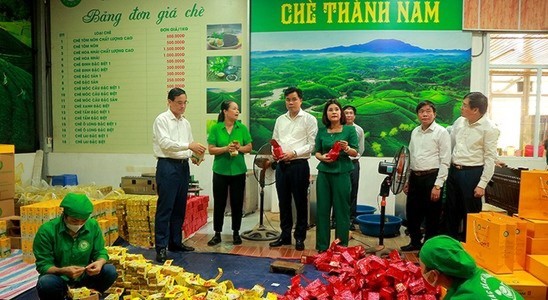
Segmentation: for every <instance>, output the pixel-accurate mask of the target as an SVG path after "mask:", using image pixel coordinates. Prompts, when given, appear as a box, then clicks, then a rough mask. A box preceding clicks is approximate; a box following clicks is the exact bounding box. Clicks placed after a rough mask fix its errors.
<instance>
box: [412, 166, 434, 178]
mask: <svg viewBox="0 0 548 300" xmlns="http://www.w3.org/2000/svg"><path fill="white" fill-rule="evenodd" d="M438 170H439V169H437V168H436V169H430V170H424V171H413V170H411V173H413V175H415V176H425V175H430V174H434V173H438Z"/></svg>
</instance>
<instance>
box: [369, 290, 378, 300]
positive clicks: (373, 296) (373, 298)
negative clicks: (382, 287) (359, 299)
mask: <svg viewBox="0 0 548 300" xmlns="http://www.w3.org/2000/svg"><path fill="white" fill-rule="evenodd" d="M366 299H367V300H380V299H381V296H380V295H379V293H375V292H369V293H367V298H366Z"/></svg>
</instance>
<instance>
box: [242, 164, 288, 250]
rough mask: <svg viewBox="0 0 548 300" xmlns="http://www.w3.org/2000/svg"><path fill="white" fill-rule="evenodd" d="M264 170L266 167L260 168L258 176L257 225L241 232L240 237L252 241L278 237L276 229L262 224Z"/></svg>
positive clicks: (270, 239) (269, 239)
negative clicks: (259, 188)
mask: <svg viewBox="0 0 548 300" xmlns="http://www.w3.org/2000/svg"><path fill="white" fill-rule="evenodd" d="M265 172H266V169H265V168H263V169H262V170H261V174H260V176H259V186H260V187H261V191H260V203H259V225H257V226H255V228H253V229H252V230H248V231H244V232H242V234H241V236H242V238H244V239H246V240H252V241H272V240H276V239H278V238H279V237H280V233H279V232H278V231H276V230H272V229H267V228H266V227H265V226H264V225H263V214H264V187H265V180H264V178H265Z"/></svg>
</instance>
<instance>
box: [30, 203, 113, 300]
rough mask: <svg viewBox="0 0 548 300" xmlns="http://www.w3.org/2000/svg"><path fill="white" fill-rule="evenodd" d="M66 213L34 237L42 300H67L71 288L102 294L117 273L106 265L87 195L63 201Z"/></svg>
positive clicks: (39, 230) (43, 226) (103, 241)
mask: <svg viewBox="0 0 548 300" xmlns="http://www.w3.org/2000/svg"><path fill="white" fill-rule="evenodd" d="M60 206H61V207H62V208H63V214H62V215H61V216H60V217H57V218H55V219H53V220H50V221H48V222H46V223H44V224H42V226H40V228H38V232H37V233H36V236H35V237H34V242H33V249H32V250H33V252H34V256H35V257H36V270H37V271H38V273H40V276H39V277H38V282H37V284H36V289H37V291H38V296H39V297H40V299H64V298H65V297H66V295H67V292H68V287H69V286H70V287H75V288H77V287H84V286H85V287H87V288H90V289H94V290H96V291H98V292H100V293H102V292H104V291H105V290H107V289H108V288H109V287H110V286H111V285H112V284H113V283H114V281H115V280H116V278H117V277H118V274H117V273H116V268H115V267H114V266H113V265H112V264H107V261H108V254H107V250H106V249H105V240H104V238H103V233H102V231H101V228H100V227H99V223H97V221H96V220H95V219H90V218H89V216H90V215H91V213H92V212H93V204H92V203H91V201H90V200H89V198H88V197H87V196H86V195H83V194H75V193H69V194H67V195H66V196H65V197H64V198H63V200H62V201H61V204H60Z"/></svg>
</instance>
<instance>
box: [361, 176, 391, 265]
mask: <svg viewBox="0 0 548 300" xmlns="http://www.w3.org/2000/svg"><path fill="white" fill-rule="evenodd" d="M391 185H392V178H391V176H386V177H385V178H384V180H383V181H382V183H381V191H380V193H379V196H381V197H382V199H381V215H380V227H379V229H380V234H379V245H377V246H374V247H370V248H368V249H367V250H366V253H369V254H373V253H375V254H376V255H377V256H379V257H385V256H388V255H389V254H390V252H392V251H393V249H390V248H386V247H385V246H384V222H385V220H384V219H385V217H386V197H388V195H389V194H390V186H391Z"/></svg>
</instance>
